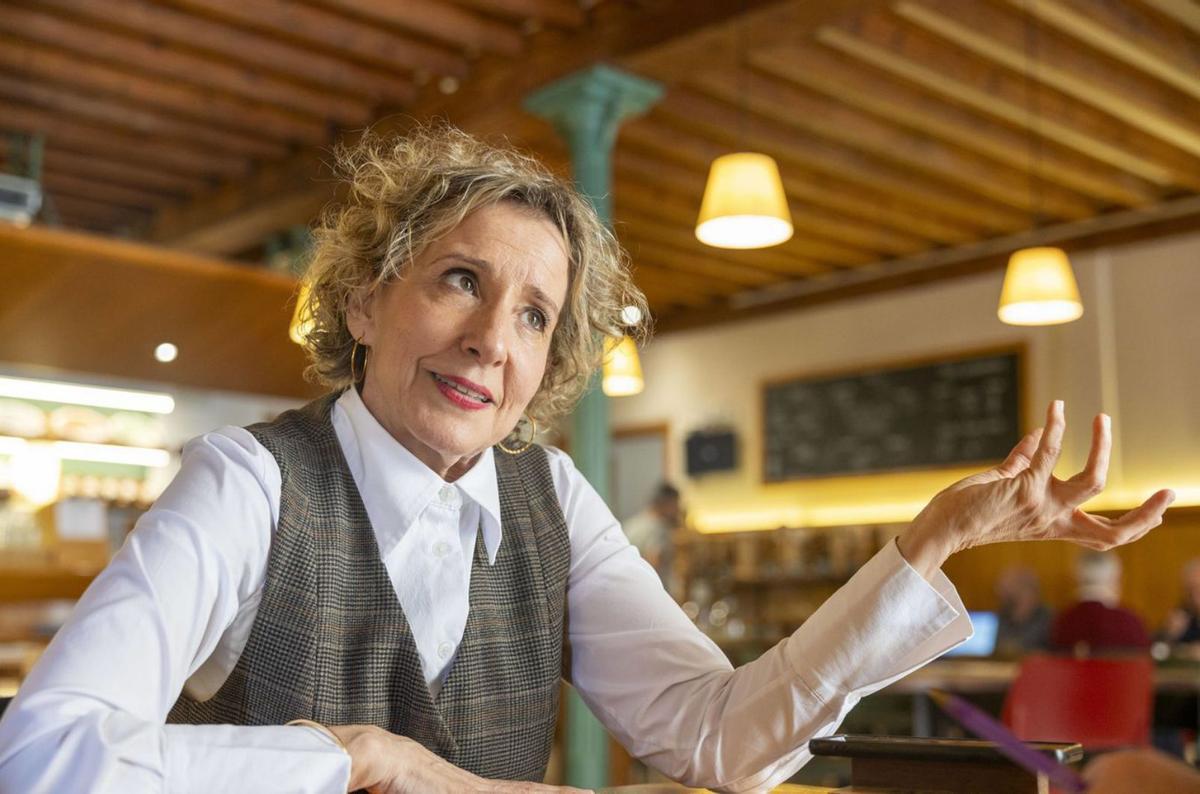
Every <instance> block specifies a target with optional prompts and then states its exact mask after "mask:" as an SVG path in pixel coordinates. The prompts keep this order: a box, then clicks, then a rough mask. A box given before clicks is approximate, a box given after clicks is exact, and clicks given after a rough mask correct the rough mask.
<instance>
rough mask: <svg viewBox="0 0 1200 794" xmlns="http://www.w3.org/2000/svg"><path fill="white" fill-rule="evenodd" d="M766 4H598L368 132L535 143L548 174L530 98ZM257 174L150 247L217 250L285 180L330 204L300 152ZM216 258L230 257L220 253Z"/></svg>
mask: <svg viewBox="0 0 1200 794" xmlns="http://www.w3.org/2000/svg"><path fill="white" fill-rule="evenodd" d="M771 2H774V0H708V1H707V2H704V3H695V2H693V0H655V2H654V3H652V4H649V5H640V4H639V5H636V6H634V5H627V4H625V3H607V2H606V3H602V4H601V5H599V6H597V7H596V8H593V9H591V11H590V12H589V14H590V16H591V21H590V23H589V25H588V29H587V31H586V33H581V34H579V35H572V34H570V33H559V32H554V31H547V32H545V33H543V34H540V35H537V36H534V37H532V39H531V40H530V43H529V47H528V50H527V52H526V54H525V55H524V56H523V57H522V58H521V59H519V60H513V59H500V58H498V57H496V56H491V55H484V56H482V57H481V58H480V59H479V61H478V63H477V69H476V72H475V74H474V75H473V76H472V78H471V79H470V80H466V81H464V83H463V85H462V87H461V88H460V89H459V90H458V91H457V92H456V93H454V94H452V95H442V94H440V93H439V92H436V91H426V92H424V93H423V94H422V95H421V96H420V98H419V100H418V101H417V102H416V104H414V105H412V106H410V107H408V108H406V109H405V113H404V114H403V115H401V114H396V115H393V116H389V117H387V118H384V119H381V120H380V121H378V122H376V123H375V124H374V125H373V126H372V129H373V130H374V131H375V132H376V133H378V134H380V135H389V134H397V133H403V132H404V131H405V130H407V129H409V128H410V127H411V126H412V124H413V123H414V120H415V119H432V118H442V119H446V120H448V121H449V122H451V123H453V124H456V125H458V126H459V127H462V128H463V129H465V130H468V131H470V132H472V133H474V134H476V135H481V136H484V137H486V136H489V135H493V134H496V133H501V134H504V135H506V136H507V137H508V138H509V139H510V140H512V141H513V142H514V143H515V144H516V145H518V146H525V147H527V148H533V144H534V142H536V151H537V152H538V153H539V156H540V157H542V159H543V160H545V161H547V162H548V164H550V165H551V166H552V167H553V166H554V162H553V161H555V160H561V161H562V162H564V163H565V162H567V159H566V156H565V150H564V146H563V144H562V142H561V139H559V138H558V136H556V135H555V133H554V131H553V129H552V128H551V127H550V125H548V124H547V123H545V122H543V121H542V120H540V119H536V118H533V117H532V116H525V115H524V114H521V113H520V112H519V111H517V108H519V107H520V103H521V101H522V100H523V98H524V97H525V96H527V95H528V94H529V93H530V92H531V91H533V90H535V89H536V88H538V87H541V86H543V85H545V84H547V83H549V82H551V81H553V80H554V79H556V78H558V77H562V76H564V75H566V74H568V73H570V72H572V71H574V70H576V69H580V68H583V67H586V66H589V65H591V64H594V63H596V62H597V61H599V60H607V61H608V62H615V63H617V64H618V65H622V64H623V63H624V62H625V60H626V59H628V58H631V57H633V56H635V55H636V54H638V53H640V52H644V51H645V50H647V49H650V48H654V47H658V46H661V45H662V44H663V42H665V41H668V40H671V39H672V38H674V37H677V36H681V35H685V34H686V33H687V32H688V31H690V30H696V29H698V28H702V27H705V26H708V25H714V24H720V23H722V22H724V21H726V20H728V19H730V18H732V17H733V16H735V15H737V14H740V13H743V12H745V11H747V10H753V9H756V8H760V7H762V6H765V5H768V4H770V3H771ZM527 130H528V131H531V132H527ZM538 136H540V137H538ZM355 140H356V134H349V135H347V136H346V137H345V139H344V141H343V143H345V144H347V145H353V143H354V141H355ZM261 170H262V171H264V172H278V175H280V178H278V179H272V180H267V181H264V182H262V183H261V184H263V185H267V186H268V188H267V189H268V191H269V192H260V188H259V187H257V186H258V185H259V184H260V182H258V181H257V180H254V181H251V182H247V183H245V184H243V185H241V186H239V193H240V196H239V198H238V199H237V200H236V201H233V202H231V201H229V200H228V198H227V197H226V196H225V195H224V189H223V188H218V189H216V190H214V191H212V192H211V193H210V194H208V195H205V196H201V197H198V198H197V199H195V200H193V202H192V203H191V205H190V207H189V208H187V209H186V210H184V211H183V212H182V213H181V215H186V216H187V218H188V222H187V223H186V224H180V223H178V222H177V221H176V220H172V221H168V222H165V223H162V224H158V223H156V224H154V227H153V228H152V231H151V235H152V239H155V240H159V241H164V242H171V243H173V242H174V241H177V240H178V239H180V237H181V236H184V235H186V236H188V237H189V238H191V239H204V240H206V241H207V242H208V243H209V244H219V243H218V240H219V237H220V235H218V234H208V233H206V232H205V227H209V228H210V229H219V228H222V227H223V226H224V225H225V224H226V223H227V222H230V221H232V222H236V219H231V218H229V217H228V216H227V215H226V213H227V212H228V208H229V207H230V206H231V205H234V206H238V207H241V206H247V207H255V208H257V207H259V206H261V205H263V204H266V203H270V204H279V203H280V202H281V201H283V199H284V197H283V196H281V195H280V194H279V192H278V189H277V188H276V187H274V186H273V185H272V182H282V181H284V176H286V178H288V179H291V180H293V184H294V185H296V187H294V188H292V189H294V190H298V191H300V192H307V191H309V190H311V189H312V187H313V186H314V185H316V184H319V183H320V184H324V185H326V188H327V196H329V197H332V196H333V185H332V183H331V180H330V178H329V173H328V169H327V168H326V167H325V164H324V163H323V162H322V161H321V158H319V157H314V156H312V153H310V152H301V153H299V154H298V155H296V156H295V157H294V158H289V159H288V160H286V161H284V162H282V163H279V164H277V165H267V166H265V167H264V168H263V169H261ZM560 172H563V171H562V169H560ZM293 206H294V207H298V208H300V207H304V206H306V203H305V202H304V201H298V202H296V203H295V204H294V205H293ZM177 217H178V216H177ZM278 217H279V220H280V221H281V222H282V224H283V227H286V226H289V225H292V224H296V223H309V222H311V221H312V217H311V216H299V217H292V218H285V217H283V216H282V215H280V216H278ZM281 228H282V227H281ZM233 250H237V249H233ZM222 253H226V254H228V253H232V251H230V250H228V249H226V250H224V251H222Z"/></svg>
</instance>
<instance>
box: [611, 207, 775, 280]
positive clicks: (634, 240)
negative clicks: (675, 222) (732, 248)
mask: <svg viewBox="0 0 1200 794" xmlns="http://www.w3.org/2000/svg"><path fill="white" fill-rule="evenodd" d="M617 224H618V226H624V225H625V224H624V221H622V220H618V221H617ZM620 237H621V243H622V244H623V245H624V246H625V248H626V250H627V251H629V255H630V257H631V258H632V260H633V261H634V262H640V261H641V260H643V259H645V260H646V261H647V262H653V263H655V264H656V265H659V266H661V267H663V268H666V269H668V270H675V271H678V272H679V273H680V274H686V275H687V276H689V277H692V276H695V277H697V278H700V279H706V280H710V281H712V282H714V283H715V284H716V285H718V286H720V287H722V288H723V289H742V288H744V287H761V286H764V285H766V284H774V283H775V282H776V281H779V276H778V275H777V274H775V273H771V272H768V271H766V270H759V269H757V268H753V267H748V266H746V265H735V264H732V263H730V262H722V261H719V260H715V259H709V258H707V257H703V256H696V255H694V254H692V253H690V252H687V253H685V252H682V251H679V250H678V249H675V248H671V247H670V246H665V245H661V244H659V243H656V242H654V241H653V240H650V239H648V238H643V237H641V236H639V235H638V234H636V233H635V232H633V230H632V228H627V229H624V230H623V231H621V232H620Z"/></svg>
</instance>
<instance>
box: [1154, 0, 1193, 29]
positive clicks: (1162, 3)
mask: <svg viewBox="0 0 1200 794" xmlns="http://www.w3.org/2000/svg"><path fill="white" fill-rule="evenodd" d="M1142 2H1143V3H1145V4H1146V5H1149V6H1153V7H1154V8H1156V9H1158V11H1160V12H1161V13H1163V14H1166V15H1167V16H1168V17H1170V18H1171V19H1174V20H1175V21H1176V22H1178V23H1180V24H1181V25H1183V26H1184V27H1187V28H1189V29H1190V30H1192V31H1195V32H1196V33H1200V5H1196V3H1195V0H1142Z"/></svg>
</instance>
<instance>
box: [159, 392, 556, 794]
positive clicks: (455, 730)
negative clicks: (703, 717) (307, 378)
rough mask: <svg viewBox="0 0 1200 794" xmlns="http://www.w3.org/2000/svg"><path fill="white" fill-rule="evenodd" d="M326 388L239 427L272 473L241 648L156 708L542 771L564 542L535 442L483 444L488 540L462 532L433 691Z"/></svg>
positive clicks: (504, 772)
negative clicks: (275, 478)
mask: <svg viewBox="0 0 1200 794" xmlns="http://www.w3.org/2000/svg"><path fill="white" fill-rule="evenodd" d="M337 396H338V395H337V394H333V395H329V396H327V397H325V398H322V399H319V400H317V401H315V402H313V403H310V404H309V405H307V406H305V407H304V408H301V409H298V410H294V411H288V412H286V413H284V414H282V415H281V416H280V417H279V418H278V419H276V420H274V421H272V422H269V423H265V424H259V425H254V426H252V427H250V428H248V430H249V431H250V432H251V433H252V434H253V435H254V437H255V438H256V439H258V441H259V442H260V443H261V444H262V445H263V446H264V447H265V448H266V449H267V450H268V451H269V452H270V453H271V454H272V455H274V457H275V460H276V461H278V463H279V469H280V473H281V475H282V491H281V496H280V508H279V524H278V527H277V529H276V531H275V535H274V537H273V538H272V541H271V548H270V552H269V555H268V561H267V573H266V580H265V583H264V585H263V591H262V601H261V602H260V604H259V608H258V613H257V615H256V616H255V618H254V624H253V626H252V627H251V631H250V637H249V640H248V641H247V644H246V647H245V650H244V651H243V652H242V655H241V657H240V658H239V659H238V661H237V664H236V665H235V666H234V669H233V671H232V672H231V673H230V675H229V678H228V679H227V680H226V681H225V683H224V684H223V685H222V686H221V688H220V690H219V691H218V692H217V693H216V694H215V695H214V696H213V697H212V698H210V699H209V700H206V701H204V702H197V701H195V700H192V699H190V698H188V697H187V696H186V695H185V696H181V697H180V699H179V700H178V702H176V704H175V706H174V707H173V708H172V709H171V713H170V715H169V716H168V719H167V721H168V722H173V723H191V724H236V725H282V724H283V723H286V722H287V721H289V720H292V719H297V718H301V717H304V718H308V719H314V720H317V721H318V722H322V723H325V724H329V725H345V724H351V723H354V724H372V725H377V726H379V727H381V728H384V729H386V730H389V731H391V732H393V733H396V734H400V735H403V736H407V737H410V738H412V739H414V740H416V741H418V742H420V743H421V744H422V745H424V746H425V747H427V748H429V749H430V750H432V751H433V752H435V753H437V754H438V755H440V756H441V757H443V758H445V759H446V760H447V761H449V762H450V763H452V764H455V765H456V766H459V767H462V768H464V769H466V770H468V771H470V772H473V773H475V774H477V775H480V776H482V777H486V778H493V779H507V780H536V781H540V780H542V778H543V776H544V775H545V771H546V763H547V760H548V758H549V755H550V745H551V742H552V739H553V735H554V725H555V721H556V719H557V715H558V693H559V678H560V676H561V674H562V671H563V669H564V664H563V638H564V636H565V625H566V624H565V620H566V584H567V570H568V567H569V565H570V545H569V541H568V537H567V528H566V522H565V520H564V519H563V513H562V508H561V506H560V505H559V503H558V499H557V496H556V494H555V491H554V484H553V481H552V480H551V476H550V467H549V464H548V462H547V458H546V452H545V450H543V449H542V448H540V447H537V446H534V447H531V448H530V449H529V450H527V451H526V452H524V453H522V454H520V455H515V456H513V455H507V454H504V453H500V452H497V454H496V455H495V461H496V474H497V479H498V484H499V491H500V513H501V521H502V523H503V527H504V539H503V541H502V542H501V544H500V548H499V551H498V553H497V555H496V561H495V563H494V564H492V565H489V564H488V561H487V556H486V552H485V550H484V545H483V533H482V532H479V533H478V534H477V537H476V543H475V552H474V559H473V563H472V568H471V586H470V612H469V615H468V618H467V625H466V630H465V632H464V634H463V640H462V643H461V645H460V646H459V650H458V656H457V657H456V659H455V661H454V663H453V667H452V668H451V670H450V673H449V675H448V677H447V678H446V680H445V682H444V683H443V685H442V688H441V690H440V692H439V694H438V696H437V698H436V699H434V698H433V697H432V696H431V695H430V692H429V688H428V687H427V686H426V684H425V677H424V674H423V672H422V669H421V662H420V659H419V657H418V655H417V648H416V644H415V642H414V640H413V636H412V632H411V630H410V629H409V626H408V621H407V620H406V619H405V616H404V612H403V610H402V609H401V606H400V602H399V600H398V599H397V597H396V592H395V590H394V589H393V587H392V584H391V581H390V580H389V579H388V575H387V570H386V569H385V567H384V564H383V561H382V559H381V558H380V555H379V547H378V543H377V541H376V539H375V533H374V532H373V531H372V528H371V523H370V519H369V518H368V517H367V512H366V508H365V507H364V506H363V502H362V498H361V497H360V495H359V492H358V489H357V487H356V486H355V483H354V478H353V476H352V475H351V473H350V469H349V467H348V466H347V464H346V459H345V457H344V455H343V453H342V449H341V447H340V446H339V445H338V441H337V435H336V434H335V432H334V429H333V425H332V423H331V421H330V411H331V409H332V406H333V403H334V401H335V400H336V398H337Z"/></svg>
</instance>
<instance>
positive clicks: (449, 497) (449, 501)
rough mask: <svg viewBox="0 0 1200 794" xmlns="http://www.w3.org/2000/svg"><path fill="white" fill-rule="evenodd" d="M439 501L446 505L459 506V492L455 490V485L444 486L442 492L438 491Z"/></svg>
mask: <svg viewBox="0 0 1200 794" xmlns="http://www.w3.org/2000/svg"><path fill="white" fill-rule="evenodd" d="M438 499H440V500H441V502H442V504H444V505H456V504H458V492H457V491H455V490H454V486H453V485H443V486H442V490H440V491H438Z"/></svg>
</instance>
